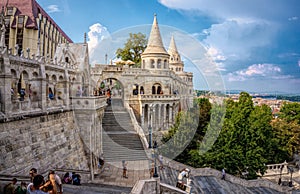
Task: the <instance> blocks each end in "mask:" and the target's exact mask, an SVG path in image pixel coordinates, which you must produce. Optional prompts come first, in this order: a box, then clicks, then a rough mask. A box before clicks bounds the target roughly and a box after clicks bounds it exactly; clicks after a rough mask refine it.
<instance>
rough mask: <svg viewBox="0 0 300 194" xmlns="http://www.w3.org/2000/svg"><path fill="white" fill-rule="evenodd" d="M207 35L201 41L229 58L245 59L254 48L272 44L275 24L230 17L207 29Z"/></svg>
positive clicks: (275, 29)
mask: <svg viewBox="0 0 300 194" xmlns="http://www.w3.org/2000/svg"><path fill="white" fill-rule="evenodd" d="M207 31H208V36H207V37H206V39H204V40H203V42H204V43H205V44H206V45H209V47H213V48H215V49H218V50H219V51H220V52H221V53H223V55H224V56H225V58H227V59H230V60H239V59H245V58H247V57H249V56H250V55H251V53H252V52H253V51H254V49H256V48H259V47H265V46H268V45H271V44H272V40H273V38H274V36H275V34H276V31H277V28H276V25H274V24H271V23H269V22H266V21H263V20H252V19H249V18H235V19H234V18H231V19H229V20H226V21H224V22H223V23H220V24H214V25H212V26H211V28H209V29H207Z"/></svg>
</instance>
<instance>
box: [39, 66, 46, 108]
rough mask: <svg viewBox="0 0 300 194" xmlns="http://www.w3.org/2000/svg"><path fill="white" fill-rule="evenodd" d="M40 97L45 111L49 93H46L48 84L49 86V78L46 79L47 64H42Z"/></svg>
mask: <svg viewBox="0 0 300 194" xmlns="http://www.w3.org/2000/svg"><path fill="white" fill-rule="evenodd" d="M40 75H41V77H40V94H39V95H40V97H39V102H40V103H41V104H39V107H41V108H42V110H43V111H46V108H47V93H46V90H47V88H46V86H47V80H46V73H45V65H44V64H41V65H40Z"/></svg>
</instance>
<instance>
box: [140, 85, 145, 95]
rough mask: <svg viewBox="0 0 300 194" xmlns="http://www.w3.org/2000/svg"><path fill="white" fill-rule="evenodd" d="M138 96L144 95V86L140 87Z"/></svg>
mask: <svg viewBox="0 0 300 194" xmlns="http://www.w3.org/2000/svg"><path fill="white" fill-rule="evenodd" d="M140 94H145V91H144V86H140Z"/></svg>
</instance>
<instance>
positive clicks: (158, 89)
mask: <svg viewBox="0 0 300 194" xmlns="http://www.w3.org/2000/svg"><path fill="white" fill-rule="evenodd" d="M157 94H162V90H161V86H158V87H157Z"/></svg>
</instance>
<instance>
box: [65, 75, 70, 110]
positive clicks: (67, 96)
mask: <svg viewBox="0 0 300 194" xmlns="http://www.w3.org/2000/svg"><path fill="white" fill-rule="evenodd" d="M64 87H65V88H64V98H65V99H64V105H65V106H66V107H67V108H70V79H69V73H68V70H65V82H64Z"/></svg>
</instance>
